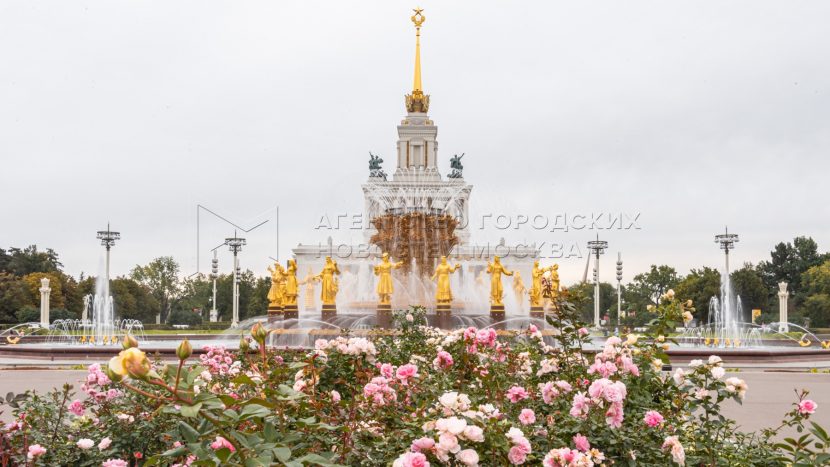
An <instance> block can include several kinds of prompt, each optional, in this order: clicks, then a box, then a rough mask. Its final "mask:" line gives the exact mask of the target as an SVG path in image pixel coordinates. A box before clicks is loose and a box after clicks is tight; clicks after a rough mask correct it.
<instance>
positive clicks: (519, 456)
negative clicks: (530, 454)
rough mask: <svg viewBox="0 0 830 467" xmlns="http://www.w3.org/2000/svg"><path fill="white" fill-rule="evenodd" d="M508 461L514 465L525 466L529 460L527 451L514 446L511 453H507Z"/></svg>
mask: <svg viewBox="0 0 830 467" xmlns="http://www.w3.org/2000/svg"><path fill="white" fill-rule="evenodd" d="M507 460H509V461H510V463H511V464H513V465H521V464H524V463H525V461H526V460H527V451H525V450H524V449H523V448H522V447H521V446H513V447H512V448H510V451H508V452H507Z"/></svg>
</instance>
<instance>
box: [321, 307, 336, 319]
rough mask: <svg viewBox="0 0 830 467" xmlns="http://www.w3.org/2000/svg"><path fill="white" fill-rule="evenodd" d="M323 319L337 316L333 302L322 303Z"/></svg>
mask: <svg viewBox="0 0 830 467" xmlns="http://www.w3.org/2000/svg"><path fill="white" fill-rule="evenodd" d="M322 314H323V319H324V320H326V319H331V318H334V317H335V316H337V305H336V304H334V303H323V309H322Z"/></svg>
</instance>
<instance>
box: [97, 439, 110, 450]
mask: <svg viewBox="0 0 830 467" xmlns="http://www.w3.org/2000/svg"><path fill="white" fill-rule="evenodd" d="M110 444H112V440H111V439H109V437H106V438H104V439H102V440H101V442H100V443H98V450H99V451H103V450H104V449H107V448H108V447H110Z"/></svg>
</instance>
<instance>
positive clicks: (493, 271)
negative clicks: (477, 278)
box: [487, 256, 513, 306]
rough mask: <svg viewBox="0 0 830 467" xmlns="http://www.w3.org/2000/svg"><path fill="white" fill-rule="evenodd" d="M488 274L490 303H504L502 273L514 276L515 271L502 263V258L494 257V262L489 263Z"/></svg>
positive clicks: (497, 304)
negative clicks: (506, 267) (509, 269)
mask: <svg viewBox="0 0 830 467" xmlns="http://www.w3.org/2000/svg"><path fill="white" fill-rule="evenodd" d="M487 274H490V305H496V306H499V305H504V303H502V299H503V298H504V288H503V287H502V285H501V275H502V274H504V275H505V276H512V275H513V271H508V270H507V269H505V268H504V266H503V265H502V264H501V258H499V257H498V256H494V257H493V262H492V263H487Z"/></svg>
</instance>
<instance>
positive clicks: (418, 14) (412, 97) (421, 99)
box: [406, 8, 429, 113]
mask: <svg viewBox="0 0 830 467" xmlns="http://www.w3.org/2000/svg"><path fill="white" fill-rule="evenodd" d="M412 11H414V12H415V14H414V15H412V18H411V19H412V24H414V25H415V79H414V80H413V83H412V94H408V95H407V96H406V110H407V111H408V112H424V113H425V112H426V111H427V110H429V96H426V95H424V89H423V87H422V85H421V25H422V24H424V21H426V17H425V16H424V14H423V11H424V10H423V8H415V9H414V10H412Z"/></svg>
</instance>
